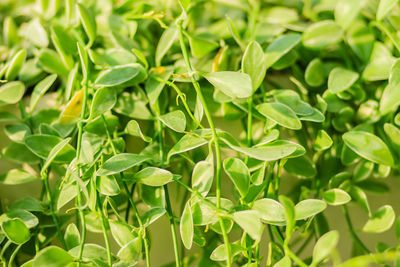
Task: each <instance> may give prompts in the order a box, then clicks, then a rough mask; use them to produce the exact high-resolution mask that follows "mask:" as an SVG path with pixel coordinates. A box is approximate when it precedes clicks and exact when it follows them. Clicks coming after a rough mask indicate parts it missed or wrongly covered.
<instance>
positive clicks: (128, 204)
mask: <svg viewBox="0 0 400 267" xmlns="http://www.w3.org/2000/svg"><path fill="white" fill-rule="evenodd" d="M135 185H136V184H133V186H132V187H131V191H130V193H129V195H131V196H132V195H133V191H134V190H135ZM130 211H131V203H130V202H129V201H128V203H127V204H126V210H125V221H127V222H129V214H130Z"/></svg>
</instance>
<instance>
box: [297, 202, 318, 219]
mask: <svg viewBox="0 0 400 267" xmlns="http://www.w3.org/2000/svg"><path fill="white" fill-rule="evenodd" d="M325 209H326V203H325V201H322V200H319V199H306V200H303V201H300V202H299V203H297V204H296V206H295V213H296V220H305V219H307V218H309V217H311V216H314V215H317V214H318V213H320V212H322V211H324V210H325Z"/></svg>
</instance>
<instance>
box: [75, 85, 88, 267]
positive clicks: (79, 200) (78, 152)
mask: <svg viewBox="0 0 400 267" xmlns="http://www.w3.org/2000/svg"><path fill="white" fill-rule="evenodd" d="M87 99H88V81H87V80H85V81H84V86H83V100H82V109H81V117H80V120H79V122H78V137H77V145H76V156H75V158H76V165H77V166H76V170H77V177H78V179H80V177H81V168H80V166H79V159H80V155H81V148H82V136H83V124H84V120H85V117H86V106H87ZM76 188H77V191H78V192H77V197H76V202H77V206H78V212H79V218H80V224H81V232H82V238H81V242H80V244H79V254H78V267H79V266H81V260H82V255H83V249H84V247H85V241H86V219H85V214H84V213H83V210H82V208H81V207H82V195H81V188H80V185H79V182H78V181H77V182H76Z"/></svg>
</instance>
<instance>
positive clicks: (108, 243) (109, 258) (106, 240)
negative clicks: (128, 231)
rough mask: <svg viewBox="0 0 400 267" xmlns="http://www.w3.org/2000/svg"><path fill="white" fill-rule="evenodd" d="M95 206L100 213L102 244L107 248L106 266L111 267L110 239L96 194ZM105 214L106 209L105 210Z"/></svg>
mask: <svg viewBox="0 0 400 267" xmlns="http://www.w3.org/2000/svg"><path fill="white" fill-rule="evenodd" d="M96 204H97V209H98V212H100V214H101V222H102V227H103V236H104V243H105V245H106V248H107V257H108V265H109V266H110V267H111V266H112V254H111V247H110V239H109V238H108V234H107V222H106V216H105V215H104V213H103V209H102V206H101V203H100V196H99V193H98V192H97V199H96ZM105 212H107V209H105Z"/></svg>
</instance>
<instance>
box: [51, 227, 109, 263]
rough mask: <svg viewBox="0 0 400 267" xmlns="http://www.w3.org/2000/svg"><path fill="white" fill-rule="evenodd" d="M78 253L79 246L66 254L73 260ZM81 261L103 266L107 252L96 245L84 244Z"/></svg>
mask: <svg viewBox="0 0 400 267" xmlns="http://www.w3.org/2000/svg"><path fill="white" fill-rule="evenodd" d="M100 221H101V220H100ZM100 224H101V223H100ZM79 251H80V246H77V247H74V248H73V249H71V250H69V251H68V253H69V254H71V255H72V256H73V257H74V258H78V255H79ZM113 259H114V257H113V256H112V260H113ZM82 260H83V261H91V262H96V261H97V262H102V263H103V264H104V263H105V262H107V251H106V249H105V248H103V247H101V246H99V245H97V244H90V243H89V244H87V243H86V244H85V245H84V248H83V255H82ZM57 266H58V265H57Z"/></svg>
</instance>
